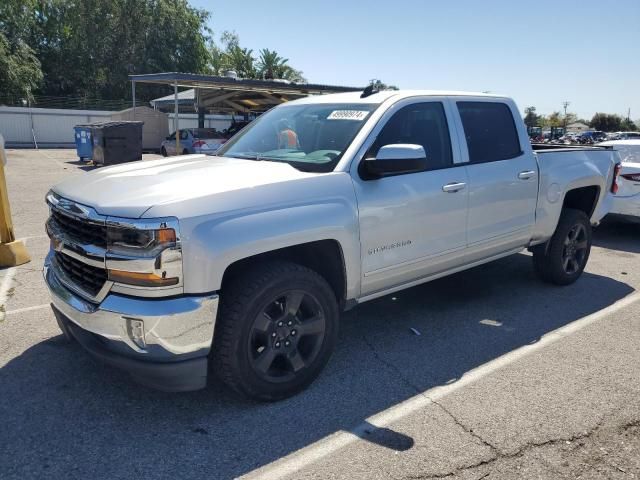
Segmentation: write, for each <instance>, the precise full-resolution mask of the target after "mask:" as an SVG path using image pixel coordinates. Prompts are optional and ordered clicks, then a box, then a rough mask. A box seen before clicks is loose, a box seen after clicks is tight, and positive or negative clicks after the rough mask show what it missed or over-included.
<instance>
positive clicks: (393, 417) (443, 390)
mask: <svg viewBox="0 0 640 480" xmlns="http://www.w3.org/2000/svg"><path fill="white" fill-rule="evenodd" d="M639 301H640V292H636V293H633V294H631V295H629V296H627V297H625V298H623V299H621V300H619V301H617V302H616V303H614V304H613V305H610V306H608V307H607V308H605V309H603V310H600V311H598V312H595V313H593V314H591V315H588V316H586V317H583V318H581V319H580V320H576V321H575V322H571V323H569V324H567V325H565V326H564V327H561V328H558V329H557V330H553V331H551V332H549V333H547V334H546V335H544V336H542V337H541V338H540V340H539V341H538V342H536V343H534V344H531V345H525V346H523V347H520V348H518V349H517V350H513V351H511V352H509V353H507V354H505V355H502V356H501V357H498V358H496V359H494V360H492V361H490V362H488V363H485V364H484V365H482V366H480V367H477V368H474V369H473V370H470V371H468V372H467V373H465V374H464V375H463V376H462V378H460V379H459V380H458V381H457V382H455V383H452V384H449V385H443V386H438V387H434V388H432V389H429V390H426V391H425V392H422V393H421V394H418V395H416V396H414V397H412V398H409V399H408V400H405V401H404V402H402V403H400V404H398V405H396V406H394V407H391V408H389V409H387V410H384V411H382V412H380V413H378V414H376V415H374V416H372V417H369V418H368V419H366V423H362V424H360V425H358V426H357V427H356V428H354V429H353V430H351V431H350V432H336V433H334V434H332V435H330V436H328V437H326V438H324V439H322V440H319V441H317V442H315V443H313V444H312V445H309V446H307V447H305V448H302V449H300V450H298V451H297V452H293V453H291V454H290V455H287V456H286V457H284V458H281V459H280V460H276V461H275V462H273V463H271V464H269V465H265V466H264V467H262V468H259V469H257V470H254V471H253V472H249V473H248V474H246V475H244V476H242V477H241V478H244V479H260V480H267V479H268V480H275V479H280V478H283V477H285V476H287V475H292V474H294V473H296V472H298V471H300V470H301V469H303V468H305V467H307V466H308V465H310V464H312V463H314V462H317V461H318V460H321V459H322V458H324V457H326V456H327V455H331V454H332V453H334V452H336V451H338V450H340V449H341V448H344V447H346V446H348V445H350V444H352V443H353V442H355V441H357V440H358V437H361V436H363V434H364V433H365V430H367V431H370V430H371V425H374V426H376V427H378V428H382V427H385V426H388V425H390V424H391V423H393V422H396V421H398V420H399V419H401V418H403V417H406V416H408V415H410V414H412V413H414V412H416V411H417V410H420V409H422V408H424V407H426V406H428V405H429V404H431V403H433V402H434V401H438V400H439V399H441V398H443V397H445V396H446V395H448V394H450V393H452V392H454V391H456V390H458V389H460V388H463V387H465V386H467V385H469V384H471V383H473V382H476V381H478V380H480V379H481V378H483V377H486V376H487V375H490V374H491V373H493V372H495V371H496V370H499V369H501V368H503V367H505V366H507V365H509V364H511V363H513V362H515V361H517V360H519V359H521V358H523V357H525V356H527V355H530V354H532V353H534V352H536V351H538V350H541V349H543V348H545V347H548V346H549V345H551V344H553V343H555V342H557V341H558V340H560V339H562V338H565V337H567V336H568V335H571V334H573V333H576V332H578V331H580V330H582V329H583V328H585V327H587V326H589V325H591V324H593V323H595V322H597V321H599V320H602V319H603V318H605V317H607V316H609V315H611V314H612V313H615V312H617V311H619V310H622V309H623V308H626V307H628V306H629V305H632V304H634V303H637V302H639Z"/></svg>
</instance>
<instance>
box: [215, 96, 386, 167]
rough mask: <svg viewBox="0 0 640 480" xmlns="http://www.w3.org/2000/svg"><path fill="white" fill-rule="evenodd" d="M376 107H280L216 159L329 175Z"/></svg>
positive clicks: (362, 105)
mask: <svg viewBox="0 0 640 480" xmlns="http://www.w3.org/2000/svg"><path fill="white" fill-rule="evenodd" d="M377 106H378V105H371V104H360V103H359V104H346V103H337V104H306V105H286V106H285V105H283V106H280V107H277V108H274V109H272V110H270V111H268V112H267V113H265V114H263V115H262V116H260V117H258V118H257V119H256V120H255V121H254V122H253V123H252V124H251V125H249V126H248V127H247V128H246V129H245V130H243V131H242V132H241V133H239V134H238V135H236V136H235V137H233V138H232V139H231V140H229V142H227V144H226V145H225V146H224V147H223V148H221V149H220V150H219V151H218V155H219V156H225V157H232V158H244V159H250V160H267V161H272V162H285V163H288V164H290V165H292V166H293V167H295V168H297V169H299V170H304V171H309V172H331V171H333V169H334V168H335V166H336V165H337V163H338V160H340V157H341V156H342V153H343V152H344V151H345V149H346V148H347V147H348V146H349V144H350V143H351V141H352V140H353V138H354V137H355V136H356V134H357V133H358V131H359V130H360V128H362V125H364V123H365V121H366V120H367V118H369V115H370V114H371V112H373V111H374V110H375V109H376V107H377Z"/></svg>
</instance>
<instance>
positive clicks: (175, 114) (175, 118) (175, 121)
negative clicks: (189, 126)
mask: <svg viewBox="0 0 640 480" xmlns="http://www.w3.org/2000/svg"><path fill="white" fill-rule="evenodd" d="M173 95H174V104H173V126H174V127H176V128H175V130H176V155H180V153H181V151H180V123H179V121H178V82H177V81H176V82H174V84H173Z"/></svg>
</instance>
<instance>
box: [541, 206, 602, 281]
mask: <svg viewBox="0 0 640 480" xmlns="http://www.w3.org/2000/svg"><path fill="white" fill-rule="evenodd" d="M591 236H592V231H591V224H590V223H589V218H588V217H587V215H586V214H585V213H584V212H583V211H581V210H574V209H571V208H567V209H565V210H564V211H563V212H562V215H561V216H560V221H559V222H558V226H557V228H556V231H555V233H554V234H553V237H551V240H549V244H548V245H547V246H546V248H544V247H542V246H541V247H538V248H536V249H534V251H533V265H534V267H535V270H536V273H537V274H538V275H539V276H540V278H541V279H542V280H544V281H545V282H549V283H554V284H556V285H569V284H571V283H573V282H575V281H576V280H577V279H578V278H579V277H580V275H582V272H583V270H584V268H585V266H586V265H587V261H588V260H589V254H590V252H591Z"/></svg>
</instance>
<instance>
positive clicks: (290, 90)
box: [129, 72, 362, 150]
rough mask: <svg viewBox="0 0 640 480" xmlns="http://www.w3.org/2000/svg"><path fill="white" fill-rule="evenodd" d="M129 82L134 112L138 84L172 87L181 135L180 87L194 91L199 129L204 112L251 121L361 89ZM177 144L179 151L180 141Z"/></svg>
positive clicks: (202, 80) (189, 76) (219, 81)
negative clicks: (297, 103) (311, 99)
mask: <svg viewBox="0 0 640 480" xmlns="http://www.w3.org/2000/svg"><path fill="white" fill-rule="evenodd" d="M129 80H130V81H131V90H132V97H133V108H134V112H135V108H136V84H137V83H148V84H156V85H167V86H172V87H173V89H174V90H173V92H174V115H175V116H174V122H175V125H174V126H175V130H176V132H179V120H178V116H179V105H180V104H184V98H183V99H180V98H179V97H180V96H179V92H178V88H180V87H182V88H192V89H194V91H195V95H194V97H195V98H194V103H195V110H196V111H197V112H198V125H199V126H200V127H204V115H205V113H227V114H228V113H239V114H243V115H244V117H245V118H246V119H248V117H249V114H251V113H255V114H259V113H262V112H264V111H266V110H268V109H270V108H271V107H274V106H276V105H279V104H281V103H285V102H288V101H290V100H295V99H297V98H303V97H307V96H309V95H324V94H329V93H341V92H357V91H361V90H362V88H358V87H341V86H333V85H318V84H312V83H305V84H300V83H292V82H289V81H287V80H251V79H244V78H237V77H236V76H235V75H230V76H224V77H221V76H215V75H199V74H195V73H177V72H166V73H149V74H143V75H129ZM134 114H135V113H134ZM176 138H177V139H178V138H179V134H176ZM177 142H178V145H177V149H178V150H179V139H178V140H177Z"/></svg>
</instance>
